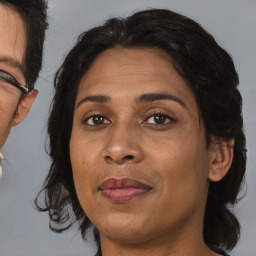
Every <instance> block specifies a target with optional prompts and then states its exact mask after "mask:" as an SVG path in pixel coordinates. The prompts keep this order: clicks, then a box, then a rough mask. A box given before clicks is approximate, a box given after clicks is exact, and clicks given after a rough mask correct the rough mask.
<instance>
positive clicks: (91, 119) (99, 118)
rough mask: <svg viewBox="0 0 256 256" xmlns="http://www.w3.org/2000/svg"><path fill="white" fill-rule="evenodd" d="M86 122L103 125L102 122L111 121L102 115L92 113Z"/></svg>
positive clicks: (107, 122)
mask: <svg viewBox="0 0 256 256" xmlns="http://www.w3.org/2000/svg"><path fill="white" fill-rule="evenodd" d="M84 123H86V124H88V125H101V124H109V123H110V122H109V121H108V120H107V119H106V118H105V117H104V116H102V115H92V116H90V117H89V118H87V119H86V120H85V121H84Z"/></svg>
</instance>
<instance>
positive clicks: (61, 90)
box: [35, 9, 246, 250]
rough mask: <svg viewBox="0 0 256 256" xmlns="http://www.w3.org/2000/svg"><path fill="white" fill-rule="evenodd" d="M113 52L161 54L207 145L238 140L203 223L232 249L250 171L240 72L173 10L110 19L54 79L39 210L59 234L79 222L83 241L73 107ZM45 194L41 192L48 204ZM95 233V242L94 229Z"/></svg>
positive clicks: (210, 240)
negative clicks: (189, 99) (193, 106)
mask: <svg viewBox="0 0 256 256" xmlns="http://www.w3.org/2000/svg"><path fill="white" fill-rule="evenodd" d="M115 47H119V48H124V49H161V50H163V51H164V52H165V53H166V54H167V55H168V56H169V57H170V58H171V61H172V63H173V65H174V67H175V69H176V70H177V72H178V73H179V74H180V76H181V77H182V78H183V79H184V80H185V81H186V83H187V85H188V87H189V88H191V90H192V91H193V93H194V96H195V99H196V101H197V104H198V109H199V115H200V119H201V121H202V124H203V125H204V127H205V133H206V147H207V148H208V149H209V148H210V147H211V145H212V143H215V142H216V139H217V141H229V140H231V139H234V141H235V144H234V159H233V162H232V165H231V167H230V170H229V171H228V173H227V175H226V176H225V177H224V178H223V179H222V180H221V181H219V182H210V187H209V194H208V199H207V204H206V209H205V216H204V226H203V237H204V241H205V243H206V244H207V245H208V246H209V247H211V248H213V247H219V248H222V249H226V250H230V249H232V248H233V247H234V246H235V245H236V243H237V241H238V239H239V235H240V225H239V222H238V220H237V218H236V217H235V215H234V214H233V213H232V211H231V208H232V207H233V206H234V205H235V204H236V203H237V200H238V196H239V191H240V189H241V187H242V184H243V179H244V173H245V166H246V149H245V136H244V132H243V119H242V112H241V111H242V98H241V95H240V93H239V91H238V89H237V86H238V83H239V79H238V75H237V72H236V70H235V67H234V63H233V61H232V58H231V56H230V55H229V54H228V53H227V52H226V51H225V50H224V49H223V48H221V47H220V46H219V45H218V44H217V43H216V41H215V40H214V38H213V36H212V35H210V34H209V33H208V32H207V31H205V30H204V29H203V28H202V27H201V26H200V25H199V24H198V23H196V22H195V21H193V20H191V19H189V18H187V17H185V16H182V15H180V14H177V13H174V12H172V11H169V10H161V9H150V10H145V11H140V12H137V13H135V14H133V15H131V16H129V17H128V18H112V19H110V20H108V21H107V22H106V23H105V24H104V25H102V26H99V27H95V28H93V29H91V30H89V31H87V32H84V33H83V34H81V35H80V37H79V38H78V41H77V43H76V45H75V46H74V47H73V49H72V50H71V51H70V52H69V54H68V55H67V57H66V59H65V61H64V63H63V65H62V66H61V67H60V69H59V70H58V72H57V74H56V77H55V89H56V93H55V96H54V99H53V102H52V106H51V114H50V117H49V122H48V134H49V149H48V151H49V152H48V153H49V155H50V157H51V159H52V164H51V167H50V170H49V174H48V176H47V178H46V180H45V182H44V185H43V188H42V190H41V192H40V193H39V194H38V196H37V198H36V200H35V204H36V206H37V208H38V209H39V210H41V211H48V212H49V216H50V228H51V229H52V230H54V231H57V232H61V231H63V230H66V229H68V228H69V227H70V226H71V225H72V224H74V223H75V222H77V223H78V224H79V228H80V231H81V235H82V237H83V238H85V237H86V231H87V230H88V228H89V227H90V226H91V225H92V224H91V222H90V220H89V219H88V217H87V216H86V213H85V212H84V211H83V209H82V207H81V205H80V203H79V201H78V197H77V194H76V190H75V186H74V180H73V176H72V166H71V162H70V152H69V142H70V136H71V131H72V123H73V114H74V106H75V100H76V94H77V89H78V86H79V83H80V81H81V78H82V77H83V76H84V75H85V73H86V72H87V71H88V70H89V68H90V66H91V65H92V64H93V61H94V60H95V59H96V58H97V56H98V55H99V54H100V53H102V52H103V51H105V50H107V49H111V48H115ZM40 195H44V202H43V205H41V203H42V202H41V199H42V198H41V196H40ZM102 214H103V215H104V212H103V213H102ZM95 234H96V236H97V237H96V238H97V239H98V233H97V230H96V232H95ZM97 239H96V240H97Z"/></svg>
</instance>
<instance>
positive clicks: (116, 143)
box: [70, 49, 213, 243]
mask: <svg viewBox="0 0 256 256" xmlns="http://www.w3.org/2000/svg"><path fill="white" fill-rule="evenodd" d="M70 157H71V164H72V169H73V176H74V182H75V188H76V192H77V195H78V198H79V201H80V203H81V205H82V207H83V210H84V211H85V213H86V214H87V216H88V217H89V219H90V220H91V221H92V223H93V224H94V225H95V226H96V227H97V228H98V229H99V231H100V234H101V239H102V240H104V239H110V240H112V241H117V242H125V243H126V242H131V243H138V242H143V241H149V240H150V239H153V238H160V239H161V238H165V239H169V238H170V235H171V234H176V235H177V234H179V232H181V233H182V232H183V231H184V230H186V229H187V228H190V229H191V228H192V229H201V228H202V221H203V214H204V207H205V203H206V198H207V193H208V175H209V170H210V169H211V162H212V157H213V156H212V153H211V151H208V150H207V147H206V141H205V131H204V126H203V123H202V121H200V120H199V113H198V107H197V103H196V100H195V97H194V95H193V93H192V91H191V90H190V89H189V87H188V86H187V85H186V83H185V81H184V80H183V78H182V77H181V76H180V75H178V73H177V72H176V71H175V69H174V67H173V65H172V64H171V61H170V60H169V59H168V57H167V56H165V53H163V52H156V51H153V50H147V49H144V50H141V49H140V50H139V49H138V50H137V49H111V50H107V51H105V52H103V53H102V54H100V55H99V56H98V57H97V59H96V60H95V61H94V63H93V65H92V66H91V68H90V69H89V71H88V72H87V73H86V75H85V76H84V77H83V78H82V80H81V82H80V85H79V88H78V92H77V98H76V103H75V109H74V121H73V128H72V134H71V140H70ZM200 231H202V230H200ZM183 233H184V232H183ZM186 235H188V233H186Z"/></svg>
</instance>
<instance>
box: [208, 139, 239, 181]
mask: <svg viewBox="0 0 256 256" xmlns="http://www.w3.org/2000/svg"><path fill="white" fill-rule="evenodd" d="M234 144H235V140H234V139H231V140H229V141H224V140H216V139H215V141H213V143H212V145H211V146H210V149H209V150H210V151H211V162H210V170H209V175H208V178H209V180H211V181H213V182H217V181H220V180H221V179H222V178H223V177H224V176H225V175H226V174H227V172H228V170H229V168H230V166H231V164H232V161H233V155H234Z"/></svg>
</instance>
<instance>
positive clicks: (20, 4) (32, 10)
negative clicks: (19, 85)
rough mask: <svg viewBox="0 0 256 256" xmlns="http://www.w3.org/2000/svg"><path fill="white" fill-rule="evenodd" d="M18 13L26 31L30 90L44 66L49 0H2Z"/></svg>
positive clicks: (0, 0) (26, 59)
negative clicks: (43, 57)
mask: <svg viewBox="0 0 256 256" xmlns="http://www.w3.org/2000/svg"><path fill="white" fill-rule="evenodd" d="M0 4H1V5H4V6H6V7H8V8H10V9H12V10H13V11H15V12H16V13H18V14H19V15H20V17H21V19H22V20H23V22H24V25H25V27H24V29H25V32H26V51H25V63H24V68H25V78H26V83H27V86H28V89H29V91H31V90H32V89H34V84H35V82H36V80H37V78H38V75H39V71H40V69H41V67H42V56H43V45H44V39H45V31H46V29H47V27H48V23H47V0H0Z"/></svg>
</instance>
